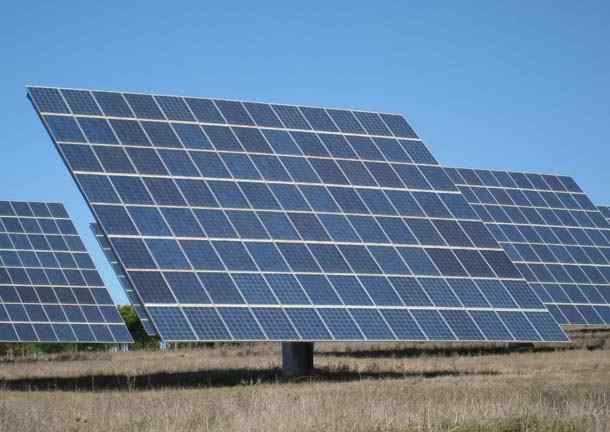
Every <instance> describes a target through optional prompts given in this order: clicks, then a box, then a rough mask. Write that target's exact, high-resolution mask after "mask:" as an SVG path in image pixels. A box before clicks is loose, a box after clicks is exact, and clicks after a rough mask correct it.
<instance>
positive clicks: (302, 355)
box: [282, 342, 313, 377]
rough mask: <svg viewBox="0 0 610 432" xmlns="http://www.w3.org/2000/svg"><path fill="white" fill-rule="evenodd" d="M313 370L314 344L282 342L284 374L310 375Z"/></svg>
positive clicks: (288, 375)
mask: <svg viewBox="0 0 610 432" xmlns="http://www.w3.org/2000/svg"><path fill="white" fill-rule="evenodd" d="M312 370H313V342H282V374H283V375H284V376H287V377H296V376H303V375H308V374H309V373H310V372H311V371H312Z"/></svg>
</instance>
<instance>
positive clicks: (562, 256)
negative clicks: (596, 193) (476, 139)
mask: <svg viewBox="0 0 610 432" xmlns="http://www.w3.org/2000/svg"><path fill="white" fill-rule="evenodd" d="M447 173H448V174H449V176H450V177H451V178H452V180H453V181H454V182H455V183H456V184H457V185H458V186H459V188H460V190H461V191H462V193H463V194H464V196H465V197H466V199H467V200H468V201H469V203H470V204H471V206H472V208H473V209H474V210H475V211H476V212H477V214H478V215H479V216H480V217H481V219H483V221H485V222H486V224H487V226H488V228H489V229H490V231H491V233H492V234H493V236H494V237H495V239H496V240H497V241H498V242H499V243H500V244H501V245H502V247H503V248H504V250H505V251H506V253H507V254H508V255H509V257H510V258H511V260H512V261H513V262H514V263H515V264H516V265H517V267H518V268H519V270H520V272H521V273H522V274H523V275H524V277H525V278H526V279H527V280H528V282H530V285H531V286H532V287H533V288H534V289H535V290H536V292H537V293H538V295H539V297H540V298H541V299H542V300H543V302H544V303H545V305H546V306H547V308H548V309H549V311H550V312H551V313H552V314H553V316H554V317H555V319H556V320H557V321H558V322H559V323H560V324H570V325H607V324H610V225H609V224H608V222H607V221H606V219H605V218H604V217H603V216H602V213H600V211H599V210H598V208H596V207H595V206H594V205H593V203H592V202H591V201H590V200H589V198H588V197H587V196H586V195H585V194H584V193H583V191H582V190H581V189H580V187H579V186H578V185H577V184H576V182H575V181H574V180H573V179H572V178H570V177H563V176H552V175H539V174H528V173H517V172H504V171H488V170H472V169H448V170H447Z"/></svg>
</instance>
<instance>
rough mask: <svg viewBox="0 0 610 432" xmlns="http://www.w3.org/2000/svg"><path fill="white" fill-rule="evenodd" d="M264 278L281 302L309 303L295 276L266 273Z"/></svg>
mask: <svg viewBox="0 0 610 432" xmlns="http://www.w3.org/2000/svg"><path fill="white" fill-rule="evenodd" d="M265 279H266V280H267V283H268V284H269V287H270V288H271V290H272V291H273V293H274V294H275V296H276V297H277V299H278V300H279V301H280V303H281V304H300V305H304V304H310V301H309V300H308V298H307V296H306V294H305V292H304V291H303V289H302V288H301V286H300V284H299V282H298V281H297V280H296V278H295V277H294V276H292V275H289V274H278V273H275V274H267V275H265Z"/></svg>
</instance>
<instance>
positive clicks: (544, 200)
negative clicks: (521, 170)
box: [459, 185, 597, 211]
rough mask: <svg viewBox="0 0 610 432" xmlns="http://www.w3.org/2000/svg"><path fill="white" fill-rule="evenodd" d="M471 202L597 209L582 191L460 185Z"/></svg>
mask: <svg viewBox="0 0 610 432" xmlns="http://www.w3.org/2000/svg"><path fill="white" fill-rule="evenodd" d="M459 189H460V191H462V193H463V194H464V195H468V196H467V199H468V201H469V202H471V203H481V204H496V205H504V206H506V205H508V206H520V207H536V208H554V209H560V210H561V209H571V210H589V211H597V208H596V207H595V206H594V205H593V203H592V202H591V200H590V199H589V198H588V197H587V196H586V195H584V194H581V193H568V192H554V191H535V190H520V189H501V188H484V187H471V186H470V187H469V186H462V185H460V186H459Z"/></svg>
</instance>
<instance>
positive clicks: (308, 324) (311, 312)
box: [286, 308, 332, 341]
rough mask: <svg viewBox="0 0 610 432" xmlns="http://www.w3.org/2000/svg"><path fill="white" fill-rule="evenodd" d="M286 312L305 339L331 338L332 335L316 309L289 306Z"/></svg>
mask: <svg viewBox="0 0 610 432" xmlns="http://www.w3.org/2000/svg"><path fill="white" fill-rule="evenodd" d="M286 314H287V315H288V317H289V318H290V320H291V321H292V323H293V324H294V326H295V328H296V329H297V331H298V332H299V334H300V335H301V338H302V339H303V340H307V341H316V340H331V339H332V336H331V335H330V333H329V332H328V330H327V329H326V326H325V325H324V323H323V322H322V320H321V319H320V317H319V316H318V314H317V313H316V311H315V309H300V308H298V309H297V308H288V309H286Z"/></svg>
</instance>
